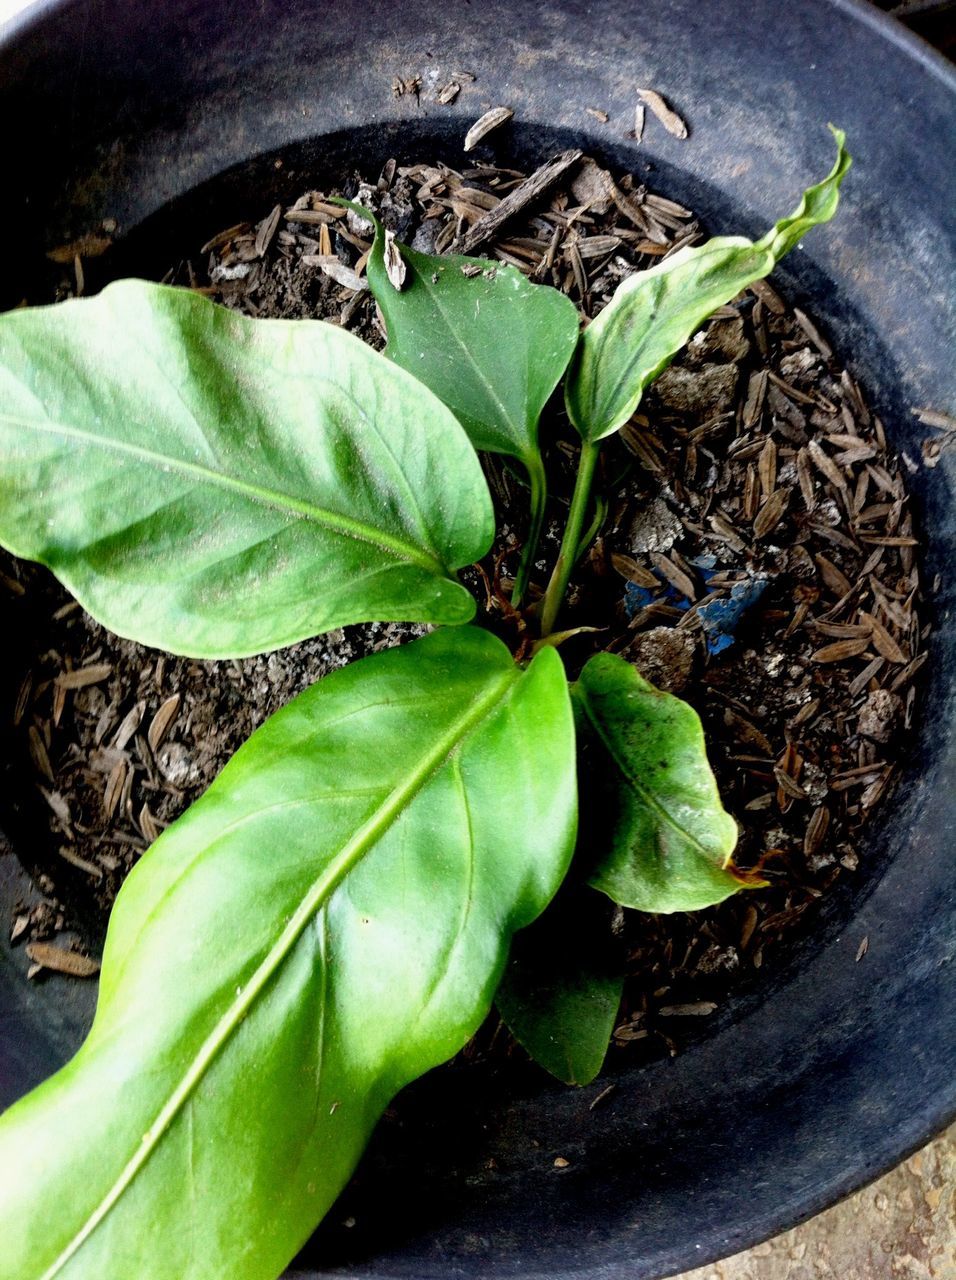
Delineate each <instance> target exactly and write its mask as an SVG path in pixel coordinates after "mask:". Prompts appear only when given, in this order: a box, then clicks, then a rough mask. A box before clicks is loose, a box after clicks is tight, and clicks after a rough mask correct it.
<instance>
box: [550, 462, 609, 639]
mask: <svg viewBox="0 0 956 1280" xmlns="http://www.w3.org/2000/svg"><path fill="white" fill-rule="evenodd" d="M599 452H600V445H599V444H598V443H597V442H596V441H591V440H584V441H583V442H582V444H581V456H580V458H579V459H578V476H577V479H576V480H575V482H574V493H573V494H572V495H571V509H570V510H569V512H568V523H567V524H566V525H565V527H564V537H563V538H562V539H561V550H560V551H559V552H558V559H557V561H556V563H555V566H554V572H553V573H552V574H551V581H550V582H549V583H548V589H547V591H546V592H545V596H544V604H543V606H542V609H541V634H542V636H547V635H550V634H551V632H552V631H553V630H554V624H555V622H556V621H557V618H558V612H559V610H560V608H561V604H562V602H563V600H564V593H565V592H566V591H567V589H568V581H569V579H570V577H571V572H572V570H573V569H574V564H575V561H576V560H577V557H578V554H579V551H580V547H581V541H582V539H581V533H582V530H583V528H584V517H585V516H586V514H587V509H588V502H589V500H590V497H591V486H592V485H593V484H594V470H595V467H596V466H597V460H598V453H599Z"/></svg>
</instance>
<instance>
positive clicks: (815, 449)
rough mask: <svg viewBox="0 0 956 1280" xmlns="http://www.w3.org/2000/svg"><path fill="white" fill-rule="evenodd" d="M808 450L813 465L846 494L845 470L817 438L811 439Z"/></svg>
mask: <svg viewBox="0 0 956 1280" xmlns="http://www.w3.org/2000/svg"><path fill="white" fill-rule="evenodd" d="M807 450H808V452H809V454H810V458H811V460H812V462H813V465H814V466H815V467H816V468H817V470H818V471H819V472H820V474H821V475H822V476H824V477H825V478H826V479H827V480H829V482H830V483H831V484H832V485H833V487H834V488H835V489H838V490H839V491H840V493H842V494H845V493H846V480H845V479H844V477H843V472H842V471H841V470H840V468H839V467H838V466H837V464H836V463H835V462H834V461H833V459H832V458H831V457H830V455H829V454H828V453H826V452H825V451H824V449H823V446H822V445H820V444H818V443H817V441H816V440H811V441H810V443H809V444H808V445H807Z"/></svg>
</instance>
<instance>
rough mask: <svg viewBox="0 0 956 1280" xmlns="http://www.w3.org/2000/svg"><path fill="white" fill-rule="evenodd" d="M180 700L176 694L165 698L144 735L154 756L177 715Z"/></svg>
mask: <svg viewBox="0 0 956 1280" xmlns="http://www.w3.org/2000/svg"><path fill="white" fill-rule="evenodd" d="M180 701H181V698H180V696H179V694H178V693H174V694H173V695H172V697H170V698H167V699H166V701H165V702H164V703H163V705H162V706H161V707H160V708H159V710H158V711H157V712H156V714H155V715H154V716H153V719H152V721H151V723H150V726H149V729H148V731H147V733H146V741H147V742H148V743H149V749H150V751H152V753H153V754H154V755H155V754H156V752H157V751H158V750H159V748H160V746H161V745H162V743H163V741H164V740H165V738H166V734H167V733H168V732H169V729H170V726H171V725H172V723H173V721H174V720H175V719H176V716H177V715H178V714H179V704H180Z"/></svg>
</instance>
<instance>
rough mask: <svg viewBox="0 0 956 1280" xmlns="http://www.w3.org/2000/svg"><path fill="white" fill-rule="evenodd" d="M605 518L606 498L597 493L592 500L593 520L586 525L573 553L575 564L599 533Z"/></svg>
mask: <svg viewBox="0 0 956 1280" xmlns="http://www.w3.org/2000/svg"><path fill="white" fill-rule="evenodd" d="M606 518H607V498H605V496H604V494H603V493H599V494H598V496H597V497H596V498H595V499H594V519H593V520H592V521H591V523H590V524H589V525H588V528H587V532H586V533H585V535H584V537H583V538H582V539H581V541H580V542H579V543H578V545H577V548H576V550H575V553H574V563H575V564H577V563H578V561H579V560H581V558H582V557H583V555H584V553H585V551H587V549H588V547H589V546H590V545H591V543H592V542H593V541H594V539H595V538H596V537H597V536H598V534H599V533H600V532H601V525H602V524H603V523H604V521H605V519H606Z"/></svg>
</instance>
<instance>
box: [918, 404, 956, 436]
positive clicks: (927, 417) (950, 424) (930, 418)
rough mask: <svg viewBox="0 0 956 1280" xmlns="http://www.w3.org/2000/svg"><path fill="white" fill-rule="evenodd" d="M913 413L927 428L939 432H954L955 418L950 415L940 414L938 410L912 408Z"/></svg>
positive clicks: (955, 426)
mask: <svg viewBox="0 0 956 1280" xmlns="http://www.w3.org/2000/svg"><path fill="white" fill-rule="evenodd" d="M913 413H914V414H915V415H916V417H917V418H919V420H920V422H922V423H923V424H924V426H927V427H936V428H937V430H939V431H956V417H954V416H953V415H952V414H951V413H941V412H940V410H939V409H930V408H928V407H925V406H924V407H914V409H913Z"/></svg>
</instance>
